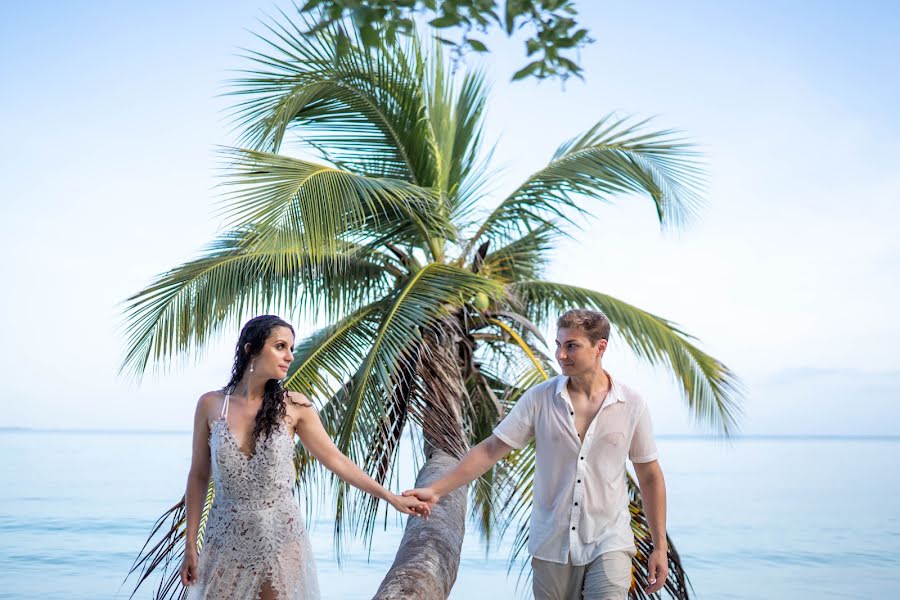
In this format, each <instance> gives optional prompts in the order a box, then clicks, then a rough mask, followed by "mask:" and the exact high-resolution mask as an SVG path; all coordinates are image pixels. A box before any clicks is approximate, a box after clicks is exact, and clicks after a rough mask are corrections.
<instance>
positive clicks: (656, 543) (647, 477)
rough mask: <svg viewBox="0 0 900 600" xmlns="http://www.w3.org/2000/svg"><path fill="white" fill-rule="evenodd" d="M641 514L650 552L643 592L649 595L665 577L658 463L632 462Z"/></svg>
mask: <svg viewBox="0 0 900 600" xmlns="http://www.w3.org/2000/svg"><path fill="white" fill-rule="evenodd" d="M634 472H635V473H636V474H637V479H638V486H640V488H641V500H642V502H643V505H644V514H645V515H647V523H648V524H649V525H650V538H651V539H652V540H653V552H652V553H651V554H650V558H649V560H648V561H647V571H648V577H647V579H648V583H649V584H650V585H649V586H648V587H647V589H646V590H644V591H645V592H647V593H648V594H652V593H653V592H656V591H659V590H660V589H662V587H663V585H664V584H665V583H666V577H668V575H669V557H668V553H669V544H668V542H667V541H666V480H665V478H664V477H663V472H662V469H661V468H660V466H659V461H657V460H651V461H650V462H645V463H634Z"/></svg>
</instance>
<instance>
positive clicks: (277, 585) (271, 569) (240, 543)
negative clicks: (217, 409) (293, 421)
mask: <svg viewBox="0 0 900 600" xmlns="http://www.w3.org/2000/svg"><path fill="white" fill-rule="evenodd" d="M227 417H228V396H227V395H226V396H225V402H224V403H223V406H222V415H221V417H220V418H219V420H217V421H216V422H215V423H214V424H213V428H212V431H211V432H210V436H209V449H210V455H211V458H212V476H213V482H214V483H215V500H214V501H213V505H212V508H211V509H210V512H209V520H208V522H207V525H206V537H205V541H204V543H203V547H202V549H201V551H200V560H199V564H198V568H197V570H198V578H197V581H196V583H194V584H193V585H191V586H190V587H188V595H187V597H188V599H189V600H199V599H200V598H205V599H209V600H218V599H222V600H225V599H228V600H257V599H258V598H259V596H260V591H261V590H262V589H264V587H268V588H270V589H271V591H272V592H274V597H275V598H277V599H278V600H319V583H318V580H317V578H316V566H315V563H314V562H313V556H312V551H311V549H310V545H309V538H308V536H307V534H306V528H305V527H304V525H303V516H302V515H301V512H300V505H299V504H298V502H297V500H296V499H295V498H294V496H293V494H292V492H291V490H292V489H293V483H294V462H293V456H294V441H293V440H292V439H291V436H290V435H288V433H287V430H286V429H285V427H284V425H280V426H279V427H277V428H276V429H274V430H273V431H272V434H271V435H269V436H266V435H262V436H260V438H259V439H258V440H257V442H256V452H255V453H254V454H253V456H252V457H248V456H247V455H245V454H244V453H243V452H242V451H241V449H240V448H239V447H238V443H237V441H236V440H235V437H234V435H233V434H232V432H231V429H230V428H229V427H228V421H227Z"/></svg>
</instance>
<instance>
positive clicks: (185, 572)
mask: <svg viewBox="0 0 900 600" xmlns="http://www.w3.org/2000/svg"><path fill="white" fill-rule="evenodd" d="M198 562H199V561H198V557H197V553H196V552H185V553H184V560H183V561H181V584H182V585H183V586H185V587H188V586H189V585H193V584H194V583H196V582H197V563H198Z"/></svg>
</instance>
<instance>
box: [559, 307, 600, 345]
mask: <svg viewBox="0 0 900 600" xmlns="http://www.w3.org/2000/svg"><path fill="white" fill-rule="evenodd" d="M556 328H557V329H580V330H581V331H583V332H584V334H585V335H586V336H587V337H588V339H589V340H591V344H596V343H597V342H599V341H600V340H609V319H607V318H606V315H604V314H603V313H602V312H600V311H599V310H591V309H589V308H576V309H573V310H567V311H566V312H565V313H563V315H562V316H561V317H560V318H559V319H557V320H556Z"/></svg>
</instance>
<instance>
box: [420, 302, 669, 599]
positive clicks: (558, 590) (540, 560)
mask: <svg viewBox="0 0 900 600" xmlns="http://www.w3.org/2000/svg"><path fill="white" fill-rule="evenodd" d="M557 330H558V331H557V335H556V360H557V362H558V363H559V366H560V368H561V369H562V375H560V376H557V377H554V378H552V379H550V380H549V381H546V382H544V383H541V384H539V385H536V386H534V387H532V388H531V389H529V390H528V391H526V392H525V393H524V394H523V395H522V397H521V398H520V399H519V401H518V402H517V403H516V404H515V406H514V407H513V409H512V410H511V411H510V413H509V414H508V415H507V416H506V418H505V419H503V421H501V422H500V424H499V425H497V427H496V428H495V429H494V432H493V434H492V435H491V436H490V437H488V438H487V439H485V440H484V441H482V442H481V443H480V444H478V445H477V446H475V447H474V448H472V449H471V450H469V452H468V453H467V454H466V455H465V456H464V457H463V459H462V461H460V463H459V464H458V465H457V466H456V467H455V468H454V469H453V470H452V471H450V472H449V473H447V474H446V475H445V476H444V477H442V478H441V479H439V480H438V481H436V482H434V483H433V484H432V485H431V486H429V487H425V488H417V489H414V490H409V491H407V492H404V495H409V496H416V497H418V499H419V500H422V501H423V502H427V503H428V504H429V506H431V507H433V506H434V505H435V504H436V503H437V502H438V500H440V498H441V496H443V495H445V494H447V493H449V492H451V491H452V490H454V489H456V488H458V487H459V486H462V485H466V484H468V483H470V482H472V481H473V480H475V479H477V478H478V477H480V476H481V475H483V474H484V473H485V472H486V471H488V470H489V469H490V468H491V467H492V466H493V465H494V464H495V463H496V462H497V461H498V460H500V459H501V458H503V457H504V456H506V455H507V454H508V453H509V452H510V451H511V450H512V449H513V448H521V447H522V446H524V445H525V444H527V443H528V442H529V441H530V440H531V439H532V438H534V439H535V443H536V466H535V475H534V499H533V507H532V514H531V531H530V535H529V539H528V551H529V553H530V554H531V555H532V561H531V564H532V568H533V585H534V597H535V599H536V600H581V599H582V598H584V599H585V600H625V599H626V598H627V596H628V591H629V588H630V587H631V559H632V557H633V556H634V555H635V553H636V550H635V546H634V536H633V535H632V533H631V515H630V513H629V510H628V491H627V484H626V479H625V461H626V457H627V458H629V459H631V462H632V463H633V464H634V470H635V473H636V474H637V478H638V484H639V485H640V488H641V494H642V498H643V505H644V512H645V513H646V515H647V519H648V521H649V524H650V535H651V537H652V540H653V552H652V553H651V555H650V557H649V561H648V570H649V584H650V585H649V586H648V587H647V588H646V590H645V591H646V592H647V593H648V594H649V593H653V592H656V591H658V590H659V589H661V588H662V587H663V584H664V583H665V581H666V576H667V575H668V558H667V551H668V546H667V542H666V487H665V481H664V479H663V474H662V470H661V469H660V466H659V462H658V461H657V451H656V443H655V442H654V440H653V434H652V430H651V424H650V415H649V414H648V412H647V406H646V404H645V402H644V400H643V399H642V398H641V397H640V396H639V395H638V394H637V393H636V392H635V391H634V390H632V389H631V388H629V387H627V386H625V385H624V384H622V383H621V382H618V381H615V380H613V379H612V378H611V377H610V375H609V373H607V372H606V371H605V370H604V369H603V364H602V360H603V354H604V352H606V347H607V344H608V342H609V320H608V319H607V318H606V316H605V315H604V314H602V313H600V312H597V311H593V310H570V311H568V312H566V313H565V314H564V315H562V316H561V317H560V318H559V320H558V321H557Z"/></svg>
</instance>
